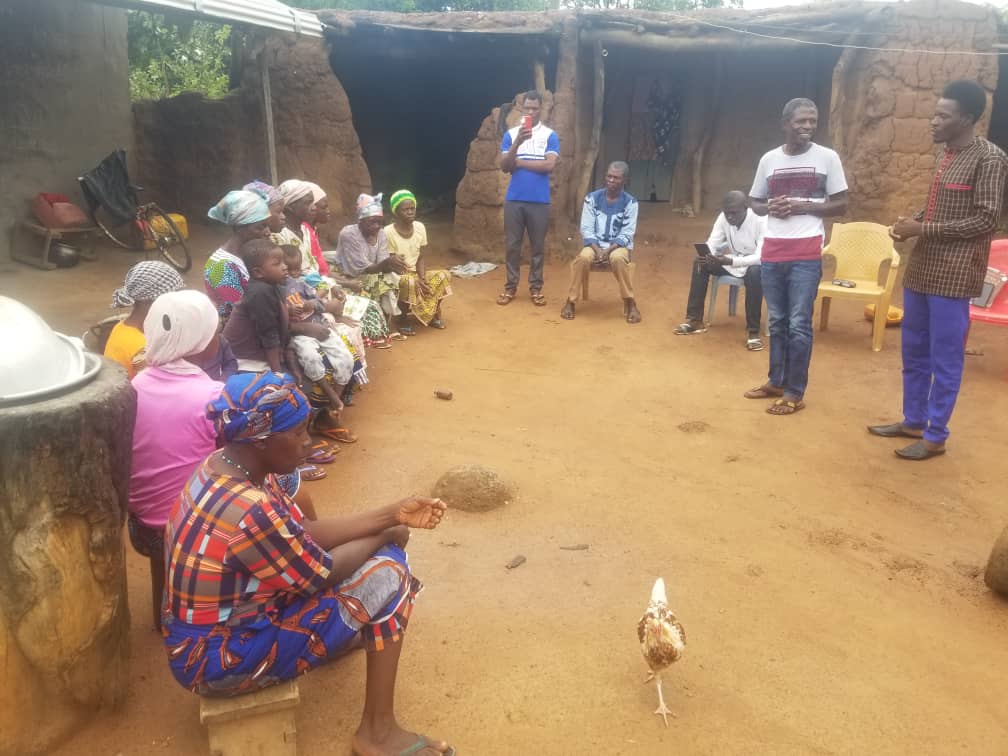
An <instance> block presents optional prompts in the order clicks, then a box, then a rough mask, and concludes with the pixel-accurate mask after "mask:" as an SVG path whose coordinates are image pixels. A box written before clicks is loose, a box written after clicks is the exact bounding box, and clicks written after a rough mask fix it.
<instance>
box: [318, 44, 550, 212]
mask: <svg viewBox="0 0 1008 756" xmlns="http://www.w3.org/2000/svg"><path fill="white" fill-rule="evenodd" d="M332 43H333V52H332V54H331V56H330V62H331V65H332V68H333V71H334V72H335V73H336V76H337V77H338V78H339V80H340V81H341V82H342V84H343V87H344V88H345V89H346V92H347V96H348V97H349V99H350V108H351V110H352V111H353V120H354V127H355V128H356V130H357V134H358V136H359V138H360V141H361V147H362V149H363V152H364V159H365V161H366V162H367V164H368V168H369V170H370V172H371V182H372V188H373V190H374V191H381V192H384V193H385V194H386V195H388V194H390V193H391V192H393V191H395V190H396V189H401V188H409V189H412V190H413V191H414V192H415V193H416V194H417V195H418V197H419V199H420V202H419V204H420V209H421V212H424V211H425V210H426V211H431V210H436V209H441V208H453V207H454V204H455V189H456V187H457V186H458V183H459V181H461V180H462V176H463V175H464V174H465V168H466V156H467V155H468V152H469V143H470V142H471V141H472V140H473V139H474V138H475V137H476V133H477V132H478V131H479V128H480V124H481V123H482V121H483V119H484V118H486V116H487V115H488V114H489V113H490V111H491V109H493V108H494V107H496V106H498V105H501V104H503V103H508V102H510V101H511V100H512V98H513V97H514V96H515V94H516V93H517V92H520V91H522V90H524V89H529V88H531V87H532V86H533V82H534V63H533V61H535V60H537V59H539V60H542V61H543V62H544V64H545V66H544V67H545V71H546V86H547V88H550V87H552V86H553V82H552V81H551V79H552V77H553V75H554V73H553V72H554V71H555V69H556V57H555V56H556V49H555V45H553V44H547V43H546V42H544V40H543V38H542V37H531V36H529V37H526V36H519V35H514V34H506V35H505V34H482V33H473V32H442V31H416V30H407V29H392V28H389V27H370V28H364V29H359V30H358V31H357V32H355V33H354V34H353V35H351V36H347V37H338V38H334V39H333V40H332ZM376 51H379V54H378V55H375V52H376Z"/></svg>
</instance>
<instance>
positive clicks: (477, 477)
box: [433, 465, 514, 512]
mask: <svg viewBox="0 0 1008 756" xmlns="http://www.w3.org/2000/svg"><path fill="white" fill-rule="evenodd" d="M433 495H434V496H436V497H438V498H439V499H444V500H445V501H446V502H447V503H448V506H450V507H451V508H453V509H461V510H462V511H463V512H489V511H490V510H491V509H497V507H502V506H504V505H505V504H508V503H509V502H510V501H511V500H512V499H513V498H514V487H513V486H512V485H511V484H510V483H507V482H506V481H505V480H504V479H503V478H501V476H500V475H498V474H497V473H495V472H494V471H493V470H490V469H488V468H486V467H483V466H482V465H460V466H458V467H453V468H452V469H451V470H449V471H448V472H446V473H445V474H444V475H442V476H441V479H440V480H438V482H437V483H435V484H434V491H433Z"/></svg>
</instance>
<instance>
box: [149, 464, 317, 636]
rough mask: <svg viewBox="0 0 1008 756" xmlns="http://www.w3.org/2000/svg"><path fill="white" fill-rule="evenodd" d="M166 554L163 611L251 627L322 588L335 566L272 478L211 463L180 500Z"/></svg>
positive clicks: (196, 619)
mask: <svg viewBox="0 0 1008 756" xmlns="http://www.w3.org/2000/svg"><path fill="white" fill-rule="evenodd" d="M165 551H166V558H167V560H168V569H167V575H166V579H165V588H166V592H167V601H166V603H165V609H166V610H167V611H169V612H171V614H172V616H174V617H175V618H176V619H179V620H181V621H182V622H186V623H188V624H190V625H216V624H220V623H225V624H228V625H232V626H235V625H238V626H240V625H246V624H248V623H250V622H253V621H255V620H257V619H259V618H261V617H263V616H265V615H266V614H267V613H268V612H270V611H272V610H274V609H281V608H283V606H284V605H285V603H286V600H287V598H288V597H293V596H310V595H312V594H314V593H317V592H318V591H320V590H322V589H323V588H324V587H325V582H326V579H327V578H328V577H329V573H330V572H331V570H332V557H331V556H330V555H329V553H328V552H327V551H325V550H324V549H323V548H321V547H320V546H319V545H318V544H316V543H315V542H314V541H312V539H311V537H310V536H309V535H308V534H307V533H306V532H305V531H304V529H303V528H302V527H301V515H300V510H299V509H298V508H297V506H296V505H295V504H294V502H293V501H291V499H290V497H289V496H288V495H287V494H286V493H285V492H284V490H283V489H281V487H280V485H279V484H278V483H277V481H276V479H275V478H274V477H273V476H268V477H267V478H266V481H265V482H264V483H263V487H262V488H257V487H255V486H253V485H252V484H251V483H249V482H248V481H247V480H239V479H237V478H233V477H231V476H229V475H221V474H219V473H216V472H214V471H213V470H211V469H210V468H209V466H208V465H207V463H206V462H204V463H203V464H202V465H200V466H199V468H197V470H196V472H195V473H193V475H192V477H191V478H190V479H189V482H188V483H187V484H186V486H185V488H183V489H182V493H181V494H180V495H179V498H178V500H177V501H176V502H175V506H174V508H173V509H172V513H171V516H170V517H169V518H168V525H167V531H166V533H165Z"/></svg>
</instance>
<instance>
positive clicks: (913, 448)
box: [895, 439, 945, 462]
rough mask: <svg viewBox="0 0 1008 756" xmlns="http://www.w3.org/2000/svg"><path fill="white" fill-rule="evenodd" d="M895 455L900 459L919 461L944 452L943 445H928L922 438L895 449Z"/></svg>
mask: <svg viewBox="0 0 1008 756" xmlns="http://www.w3.org/2000/svg"><path fill="white" fill-rule="evenodd" d="M895 453H896V456H897V457H900V458H901V459H912V460H914V461H915V462H920V461H922V460H925V459H931V457H939V456H941V455H942V454H944V453H945V447H944V446H939V447H933V446H928V445H927V442H925V441H924V440H923V439H921V440H920V441H917V442H915V443H912V444H910V446H904V447H903V448H902V449H897V450H896V452H895Z"/></svg>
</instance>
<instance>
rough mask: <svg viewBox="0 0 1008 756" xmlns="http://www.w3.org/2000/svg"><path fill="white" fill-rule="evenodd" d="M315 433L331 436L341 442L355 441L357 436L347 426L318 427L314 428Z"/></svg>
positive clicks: (354, 442) (351, 442) (350, 442)
mask: <svg viewBox="0 0 1008 756" xmlns="http://www.w3.org/2000/svg"><path fill="white" fill-rule="evenodd" d="M316 433H318V434H319V435H320V436H325V437H326V438H331V439H332V440H333V441H339V442H340V443H341V444H356V443H357V436H355V435H354V434H353V433H351V432H350V431H349V430H348V429H347V428H319V429H318V430H316Z"/></svg>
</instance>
